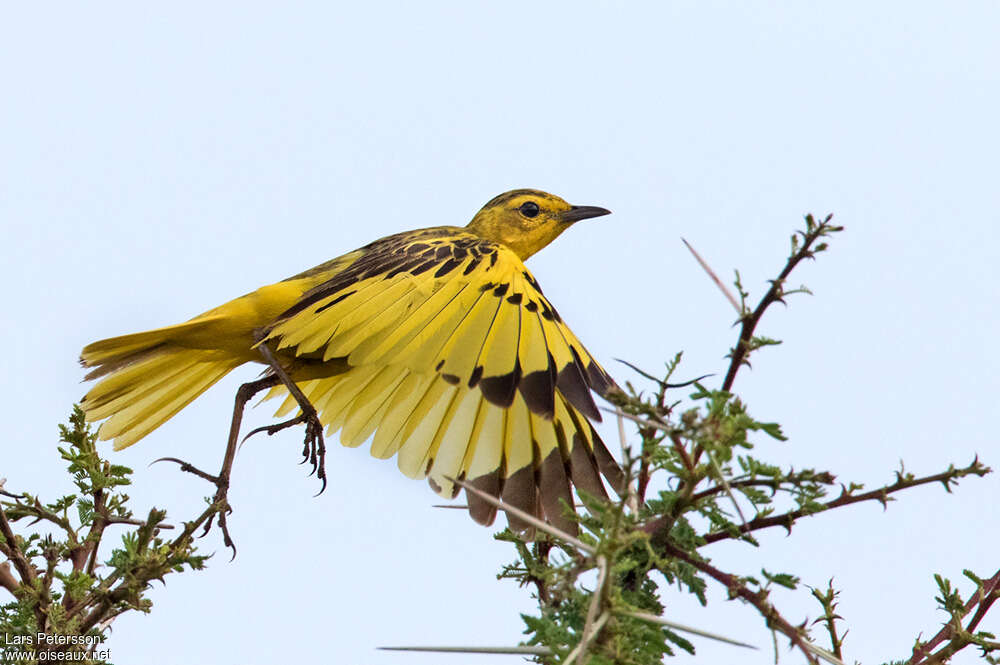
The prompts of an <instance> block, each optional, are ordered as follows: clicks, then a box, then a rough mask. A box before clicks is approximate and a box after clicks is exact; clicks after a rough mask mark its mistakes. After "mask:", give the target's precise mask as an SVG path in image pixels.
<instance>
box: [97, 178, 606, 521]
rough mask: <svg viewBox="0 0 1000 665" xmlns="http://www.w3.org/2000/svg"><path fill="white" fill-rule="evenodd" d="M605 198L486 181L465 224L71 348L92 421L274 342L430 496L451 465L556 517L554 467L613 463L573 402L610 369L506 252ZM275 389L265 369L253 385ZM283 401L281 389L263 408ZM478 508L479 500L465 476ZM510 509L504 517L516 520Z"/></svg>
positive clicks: (303, 384)
mask: <svg viewBox="0 0 1000 665" xmlns="http://www.w3.org/2000/svg"><path fill="white" fill-rule="evenodd" d="M602 214H607V211H606V210H604V209H602V208H592V207H576V206H571V205H569V204H568V203H566V202H565V201H563V200H562V199H560V198H559V197H556V196H553V195H551V194H546V193H544V192H539V191H536V190H515V191H512V192H507V193H506V194H502V195H500V196H498V197H496V198H495V199H493V200H492V201H490V202H489V203H487V204H486V206H484V207H483V209H482V210H480V212H479V213H478V214H477V215H476V216H475V217H474V218H473V220H472V222H470V224H469V225H468V226H466V227H465V228H459V227H451V226H442V227H434V228H428V229H421V230H417V231H410V232H405V233H400V234H397V235H393V236H388V237H386V238H382V239H381V240H377V241H375V242H373V243H371V244H369V245H367V246H365V247H363V248H361V249H359V250H357V251H355V252H351V253H350V254H347V255H345V256H342V257H340V258H338V259H334V260H333V261H329V262H327V263H325V264H323V265H321V266H317V267H316V268H313V269H312V270H309V271H306V272H304V273H301V274H299V275H296V276H295V277H292V278H290V279H288V280H285V281H283V282H279V283H277V284H273V285H270V286H266V287H263V288H261V289H258V290H257V291H254V292H253V293H250V294H247V295H245V296H243V297H241V298H237V299H236V300H233V301H231V302H229V303H226V304H224V305H222V306H220V307H217V308H215V309H213V310H211V311H209V312H206V313H204V314H202V315H200V316H198V317H195V318H194V319H192V320H191V321H188V322H186V323H182V324H179V325H175V326H170V327H166V328H160V329H158V330H152V331H148V332H144V333H138V334H134V335H125V336H123V337H115V338H112V339H107V340H103V341H100V342H95V343H93V344H90V345H88V346H87V347H86V348H84V349H83V352H82V354H81V362H82V363H83V364H84V365H85V366H87V367H93V368H94V369H93V370H92V371H91V372H90V373H89V374H88V375H87V378H88V379H92V378H99V377H100V378H101V380H100V381H99V382H98V383H97V384H96V385H95V386H94V387H93V388H92V389H91V390H90V392H88V393H87V395H86V396H85V397H84V400H83V408H84V410H85V411H86V414H87V418H88V420H92V421H94V420H103V419H105V418H106V419H107V420H106V421H105V422H104V423H103V424H102V426H101V429H100V435H101V438H102V439H114V441H115V448H116V449H120V448H124V447H125V446H129V445H131V444H133V443H135V442H137V441H138V440H139V439H141V438H142V437H144V436H145V435H146V434H148V433H149V432H151V431H152V430H153V429H155V428H156V427H158V426H159V425H161V424H162V423H163V422H165V421H166V420H167V419H169V418H170V417H171V416H173V415H174V414H175V413H176V412H177V411H179V410H180V409H182V408H183V407H184V406H186V405H187V404H188V403H189V402H190V401H191V400H193V399H194V398H195V397H197V396H198V395H199V394H201V393H202V392H203V391H205V390H206V389H208V388H209V387H210V386H211V385H212V384H213V383H215V382H216V381H218V380H219V379H220V378H222V377H223V376H224V375H225V374H226V373H228V372H229V371H231V370H232V369H234V368H235V367H238V366H239V365H242V364H244V363H246V362H251V361H253V362H261V361H262V359H261V356H260V353H259V349H258V348H257V347H258V345H259V344H261V343H263V344H266V345H267V346H268V347H269V348H270V349H271V350H272V351H274V352H275V354H276V356H277V359H278V361H279V362H280V364H281V366H282V367H284V369H285V371H286V372H287V373H288V375H289V376H290V377H291V379H292V380H293V381H294V382H295V384H296V385H297V386H298V387H299V389H300V390H302V392H303V394H304V395H305V397H306V398H308V400H309V402H310V403H311V404H312V405H313V407H314V408H315V409H316V411H317V413H318V415H319V418H320V421H321V422H322V423H323V425H324V426H326V427H327V430H328V431H329V432H331V433H332V432H334V431H337V430H339V431H340V433H341V434H340V438H341V442H342V443H343V444H344V445H347V446H358V445H360V444H361V443H363V442H364V441H366V440H369V439H371V440H372V448H371V452H372V455H374V456H376V457H381V458H385V457H390V456H392V455H396V456H397V462H398V465H399V468H400V470H401V471H402V472H403V473H404V474H406V475H407V476H410V477H423V476H427V477H428V478H429V480H430V482H431V485H432V487H434V489H435V490H436V491H438V492H439V493H441V494H443V495H445V496H454V495H455V494H457V491H458V487H457V486H456V485H454V484H453V483H452V482H451V481H450V480H449V478H462V479H466V480H467V481H469V482H471V483H472V484H473V485H474V486H476V487H479V488H480V489H483V490H485V491H487V492H488V493H490V494H492V495H494V496H497V497H500V498H502V500H503V501H505V502H508V503H511V504H513V505H516V506H518V507H520V508H523V509H525V510H527V511H529V512H532V513H535V514H539V515H541V516H543V517H545V518H546V519H548V520H550V521H551V522H553V523H555V524H556V525H558V526H560V527H561V528H564V529H567V530H569V531H575V527H574V525H573V524H572V523H571V522H568V521H567V520H565V519H564V518H563V517H562V514H561V510H560V503H559V501H560V500H565V501H571V500H572V495H571V493H570V485H571V484H575V485H576V486H578V487H581V488H583V489H586V490H587V491H588V492H591V493H595V494H599V495H600V494H603V493H604V490H603V486H602V483H601V481H600V479H599V476H600V475H604V476H605V477H606V478H607V479H608V480H609V481H610V482H611V483H612V485H613V486H615V488H616V489H617V488H618V487H617V486H618V484H619V483H620V482H621V476H620V471H619V470H618V468H617V465H616V464H615V462H614V460H613V458H612V457H611V455H610V454H609V453H608V451H607V450H606V449H605V447H604V444H603V443H601V440H600V438H599V437H598V436H597V433H596V432H595V431H594V429H593V427H592V426H591V425H590V422H589V421H588V419H591V420H599V419H600V415H599V412H598V411H597V408H596V406H595V404H594V402H593V399H592V397H591V394H590V393H591V391H592V390H593V391H596V392H598V393H601V394H603V393H605V392H606V391H607V390H608V389H609V388H610V387H611V386H613V382H612V380H611V379H610V377H608V375H607V374H606V373H605V372H604V370H603V369H602V368H601V366H600V365H599V364H598V363H597V362H596V361H595V360H594V359H593V358H592V357H591V356H590V354H589V353H588V352H587V350H586V349H585V348H584V347H583V345H582V344H581V343H580V342H579V340H578V339H577V338H576V336H575V335H574V334H573V333H572V331H571V330H570V329H569V328H568V327H567V326H566V325H565V323H563V322H562V319H561V318H560V317H559V315H558V313H557V312H556V311H555V309H554V308H553V307H552V305H551V304H550V303H549V302H548V300H547V299H546V298H545V296H544V295H542V292H541V289H540V288H539V286H538V283H537V282H536V281H535V279H534V277H533V276H532V275H531V273H530V272H529V271H528V269H527V268H526V267H525V265H524V263H523V261H524V260H525V259H527V258H528V257H529V256H531V255H532V254H534V253H535V252H537V251H538V250H540V249H541V248H542V247H544V246H545V245H547V244H548V243H549V242H551V241H552V240H554V239H555V238H556V237H557V236H558V235H559V234H560V233H562V231H563V230H565V229H566V228H568V227H569V226H570V225H571V224H572V223H573V222H575V221H577V220H579V219H585V218H588V217H595V216H598V215H602ZM281 395H287V390H286V389H285V387H284V386H281V385H279V386H277V387H273V388H272V389H271V391H270V393H269V394H268V396H269V397H274V396H281ZM296 407H297V403H296V402H295V400H294V399H292V397H291V396H290V395H287V397H286V399H285V400H284V402H283V403H282V404H281V406H280V407H279V409H278V414H277V415H282V414H287V413H289V412H291V411H293V410H295V409H296ZM469 509H470V512H471V513H472V516H473V517H474V518H475V519H477V520H478V521H480V522H483V523H487V524H488V523H491V522H492V520H493V519H494V517H495V515H496V509H495V508H493V507H492V506H490V505H489V504H488V503H486V502H484V501H482V500H479V499H476V498H475V497H474V496H472V495H471V493H470V494H469ZM515 526H517V524H516V522H515Z"/></svg>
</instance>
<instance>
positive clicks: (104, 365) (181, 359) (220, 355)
mask: <svg viewBox="0 0 1000 665" xmlns="http://www.w3.org/2000/svg"><path fill="white" fill-rule="evenodd" d="M205 324H206V322H205V321H189V322H187V323H182V324H180V325H178V326H170V327H169V328H160V329H158V330H150V331H148V332H142V333H136V334H134V335H123V336H122V337H113V338H111V339H106V340H102V341H100V342H95V343H93V344H90V345H89V346H87V347H86V348H85V349H84V350H83V353H82V354H81V358H80V360H81V362H82V363H83V364H84V365H85V366H90V367H94V368H95V369H94V370H93V371H92V372H91V373H90V374H89V375H88V378H96V377H100V376H103V377H104V378H103V379H101V380H100V381H99V382H98V383H97V385H95V386H94V387H93V388H91V390H90V392H88V393H87V394H86V396H84V398H83V401H82V402H81V406H82V407H83V410H84V412H85V413H86V416H87V420H88V421H95V420H102V419H104V418H108V420H106V421H105V422H104V423H103V424H102V425H101V428H100V430H99V432H100V438H101V439H102V440H106V439H114V448H115V450H121V449H122V448H126V447H128V446H131V445H132V444H133V443H135V442H137V441H139V440H140V439H142V438H143V437H144V436H146V435H147V434H149V433H150V432H152V431H153V430H154V429H156V428H157V427H159V426H160V425H162V424H163V423H164V422H166V421H167V420H169V419H170V418H171V417H172V416H173V415H174V414H175V413H177V412H178V411H180V410H181V409H183V408H184V407H185V406H187V405H188V404H189V403H190V402H191V401H192V400H193V399H194V398H196V397H197V396H198V395H200V394H202V393H203V392H205V391H206V390H208V389H209V388H210V387H211V386H212V385H213V384H214V383H215V382H217V381H218V380H219V379H221V378H222V377H223V376H225V375H226V374H228V373H229V372H230V371H232V370H233V369H235V368H236V367H238V366H239V365H241V364H243V363H244V362H245V359H244V358H241V357H239V356H235V355H233V354H232V353H231V352H228V351H220V350H216V349H192V348H185V347H183V346H180V345H178V344H176V343H175V342H174V341H173V340H174V339H178V338H183V336H184V335H186V334H190V333H200V332H203V328H204V326H205Z"/></svg>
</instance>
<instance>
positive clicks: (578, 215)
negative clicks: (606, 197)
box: [559, 206, 611, 224]
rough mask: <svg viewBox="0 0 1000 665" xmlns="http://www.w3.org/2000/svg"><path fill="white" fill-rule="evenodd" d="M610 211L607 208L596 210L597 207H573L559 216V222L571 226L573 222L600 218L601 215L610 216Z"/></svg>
mask: <svg viewBox="0 0 1000 665" xmlns="http://www.w3.org/2000/svg"><path fill="white" fill-rule="evenodd" d="M610 214H611V211H610V210H608V209H607V208H598V207H597V206H573V207H572V208H570V209H569V210H567V211H566V212H564V213H562V214H561V215H559V220H560V221H562V222H566V223H567V224H572V223H573V222H579V221H580V220H581V219H590V218H591V217H600V216H602V215H610Z"/></svg>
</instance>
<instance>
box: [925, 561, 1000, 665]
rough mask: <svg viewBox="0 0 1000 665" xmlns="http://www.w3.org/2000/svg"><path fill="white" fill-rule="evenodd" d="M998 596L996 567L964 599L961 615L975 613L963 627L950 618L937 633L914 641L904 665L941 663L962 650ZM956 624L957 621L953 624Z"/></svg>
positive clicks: (999, 583) (955, 618)
mask: <svg viewBox="0 0 1000 665" xmlns="http://www.w3.org/2000/svg"><path fill="white" fill-rule="evenodd" d="M998 598H1000V570H998V571H997V572H996V573H995V574H994V575H993V577H991V578H990V579H988V580H986V581H984V582H983V584H982V586H981V587H980V588H979V589H977V590H976V593H974V594H973V595H972V597H971V598H969V600H967V601H966V603H965V607H964V611H963V612H962V616H965V615H967V614H968V613H969V612H971V611H972V610H973V608H976V606H977V605H978V608H977V609H976V613H975V614H974V615H973V616H972V619H970V620H969V623H968V624H967V625H966V627H965V629H964V630H963V629H962V628H961V624H960V623H958V618H957V617H954V618H953V619H952V620H951V621H948V622H947V623H945V625H944V626H943V627H942V628H941V630H939V631H938V632H937V634H936V635H935V636H934V637H932V638H931V639H929V640H927V641H926V642H923V643H920V642H918V643H917V645H916V646H914V647H913V654H912V655H911V656H910V659H909V660H907V661H906V665H918V664H920V665H929V664H932V663H941V662H944V661H945V660H946V659H947V658H949V657H951V655H952V654H954V653H955V652H956V651H958V650H959V649H962V648H964V647H966V646H968V645H969V644H971V643H972V639H971V638H970V636H971V634H972V632H973V631H974V630H975V629H976V627H977V626H978V625H979V623H980V622H981V621H982V620H983V617H985V616H986V613H987V612H988V611H989V609H990V607H991V606H992V605H993V603H995V602H996V601H997V599H998ZM956 624H958V625H957V626H956ZM945 640H947V641H948V643H947V644H944V645H943V646H942V647H941V648H940V649H939V650H938V651H937V652H935V653H932V651H933V650H934V649H935V648H936V647H937V646H938V645H939V644H941V643H942V642H945Z"/></svg>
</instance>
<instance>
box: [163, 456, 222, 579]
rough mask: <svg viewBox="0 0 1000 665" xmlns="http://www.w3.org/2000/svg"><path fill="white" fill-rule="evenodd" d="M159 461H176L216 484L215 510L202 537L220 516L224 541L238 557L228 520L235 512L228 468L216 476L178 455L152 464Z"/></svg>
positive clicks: (188, 471)
mask: <svg viewBox="0 0 1000 665" xmlns="http://www.w3.org/2000/svg"><path fill="white" fill-rule="evenodd" d="M157 462H174V463H175V464H178V465H180V467H181V471H184V472H186V473H191V474H194V475H196V476H198V477H199V478H203V479H205V480H207V481H208V482H210V483H212V484H213V485H215V496H214V497H213V498H212V506H213V508H214V510H213V512H212V513H211V514H210V515H209V516H208V519H207V520H206V521H205V526H204V528H203V529H202V532H201V536H200V537H201V538H204V537H205V536H206V535H207V534H208V532H209V531H210V530H211V528H212V524H214V523H215V519H216V517H218V518H219V528H220V529H221V530H222V542H223V544H225V546H226V547H228V548H229V549H231V550H232V551H233V558H234V559H235V558H236V544H235V543H234V542H233V539H232V537H231V536H230V535H229V525H228V523H227V522H226V517H227V516H228V515H229V514H230V513H231V512H233V507H232V506H231V505H230V504H229V473H228V470H224V471H223V472H222V473H220V474H219V475H218V476H214V475H212V474H210V473H208V472H206V471H202V470H201V469H199V468H198V467H196V466H195V465H193V464H191V463H190V462H185V461H184V460H182V459H178V458H176V457H161V458H160V459H158V460H154V461H153V462H152V464H156V463H157Z"/></svg>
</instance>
